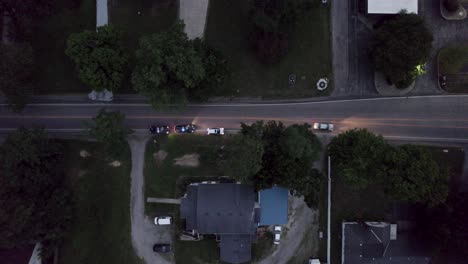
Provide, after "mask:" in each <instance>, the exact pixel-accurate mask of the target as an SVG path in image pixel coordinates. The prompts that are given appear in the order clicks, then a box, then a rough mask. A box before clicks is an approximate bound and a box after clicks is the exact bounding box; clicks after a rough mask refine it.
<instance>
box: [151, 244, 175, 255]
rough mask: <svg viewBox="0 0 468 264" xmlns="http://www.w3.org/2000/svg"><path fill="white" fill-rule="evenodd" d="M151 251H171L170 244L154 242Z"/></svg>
mask: <svg viewBox="0 0 468 264" xmlns="http://www.w3.org/2000/svg"><path fill="white" fill-rule="evenodd" d="M153 251H154V252H159V253H168V252H171V244H154V246H153Z"/></svg>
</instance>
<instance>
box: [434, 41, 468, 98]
mask: <svg viewBox="0 0 468 264" xmlns="http://www.w3.org/2000/svg"><path fill="white" fill-rule="evenodd" d="M438 64H439V74H440V75H442V76H446V80H445V81H443V82H445V83H446V84H445V85H443V84H442V83H443V82H442V81H441V86H442V88H443V89H445V90H446V91H447V92H450V93H466V92H468V45H454V46H449V47H446V48H444V49H442V50H441V51H440V52H439V56H438Z"/></svg>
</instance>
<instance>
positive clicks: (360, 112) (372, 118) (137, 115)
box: [0, 95, 468, 143]
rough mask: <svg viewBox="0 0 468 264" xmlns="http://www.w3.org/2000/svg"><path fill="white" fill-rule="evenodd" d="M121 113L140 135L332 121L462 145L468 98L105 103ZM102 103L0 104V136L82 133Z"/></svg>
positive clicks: (466, 136)
mask: <svg viewBox="0 0 468 264" xmlns="http://www.w3.org/2000/svg"><path fill="white" fill-rule="evenodd" d="M105 106H106V108H107V109H110V110H119V111H121V112H123V113H125V115H126V117H127V123H128V125H129V126H130V127H131V128H133V129H142V130H145V129H147V128H148V126H149V125H150V124H151V123H153V124H167V125H170V126H173V125H176V124H183V123H190V122H192V123H194V124H196V125H197V126H199V128H200V131H203V130H204V129H206V128H207V127H225V128H226V130H237V129H239V123H240V122H245V123H251V122H254V121H256V120H280V121H282V122H284V123H285V124H293V123H304V122H307V123H313V122H333V123H334V124H335V126H336V131H335V132H334V133H339V132H340V131H343V130H347V129H350V128H355V127H362V128H368V129H369V130H371V131H374V132H376V133H379V134H382V135H384V136H386V137H388V138H393V139H407V140H413V141H418V140H420V141H424V140H427V141H449V142H465V143H468V95H457V96H428V97H409V98H406V97H403V98H373V99H358V100H341V101H320V102H308V103H291V104H226V105H214V104H212V105H192V106H187V107H186V108H185V109H182V110H173V111H164V112H161V111H159V112H158V111H155V110H153V109H152V108H151V107H150V106H149V105H146V104H107V105H105ZM102 107H103V105H102V104H80V103H74V104H34V105H30V106H28V107H26V109H25V110H24V112H23V113H21V114H14V113H11V112H10V111H8V109H7V108H6V107H5V106H4V105H2V106H1V108H0V131H4V132H5V131H8V130H11V129H14V128H17V127H19V126H25V127H32V126H43V127H45V128H46V129H50V130H52V131H59V132H67V131H75V130H77V131H78V130H80V129H82V128H83V121H84V120H88V119H90V118H91V117H93V116H94V115H95V114H96V113H97V112H98V111H99V109H101V108H102Z"/></svg>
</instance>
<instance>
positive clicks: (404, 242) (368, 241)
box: [342, 222, 431, 264]
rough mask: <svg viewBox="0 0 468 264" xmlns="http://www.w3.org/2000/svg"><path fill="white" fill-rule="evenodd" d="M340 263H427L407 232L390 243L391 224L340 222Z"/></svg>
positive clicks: (427, 258) (422, 250) (423, 254)
mask: <svg viewBox="0 0 468 264" xmlns="http://www.w3.org/2000/svg"><path fill="white" fill-rule="evenodd" d="M342 243H343V245H342V246H343V249H342V253H343V264H367V263H373V264H374V263H376V264H384V263H385V264H428V263H430V260H431V259H430V257H428V256H427V255H426V254H425V253H426V252H425V251H424V249H423V248H422V247H421V246H420V243H417V242H413V241H412V239H411V236H410V234H409V233H407V232H403V233H401V232H400V233H398V236H397V239H396V240H390V225H385V224H384V225H381V226H369V225H366V224H358V223H354V222H353V223H343V241H342Z"/></svg>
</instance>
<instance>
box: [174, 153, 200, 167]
mask: <svg viewBox="0 0 468 264" xmlns="http://www.w3.org/2000/svg"><path fill="white" fill-rule="evenodd" d="M199 157H200V155H198V154H196V153H194V154H187V155H184V156H182V157H180V158H176V159H174V161H175V162H174V165H179V166H184V167H198V166H200V160H199Z"/></svg>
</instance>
